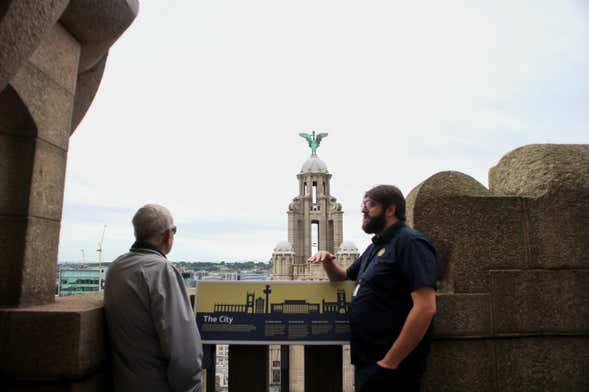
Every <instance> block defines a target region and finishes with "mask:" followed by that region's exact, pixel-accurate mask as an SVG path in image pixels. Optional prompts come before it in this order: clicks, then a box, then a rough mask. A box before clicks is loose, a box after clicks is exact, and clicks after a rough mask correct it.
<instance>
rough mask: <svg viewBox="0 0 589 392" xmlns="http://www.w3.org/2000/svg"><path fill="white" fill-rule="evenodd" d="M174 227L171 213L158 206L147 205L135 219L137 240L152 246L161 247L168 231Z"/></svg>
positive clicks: (137, 213)
mask: <svg viewBox="0 0 589 392" xmlns="http://www.w3.org/2000/svg"><path fill="white" fill-rule="evenodd" d="M173 227H174V220H173V219H172V214H171V213H170V211H169V210H168V209H167V208H166V207H164V206H160V205H158V204H146V205H144V206H143V207H141V208H140V209H139V210H138V211H137V212H136V213H135V216H134V217H133V228H134V229H135V239H136V240H137V241H142V242H147V243H149V244H152V245H155V246H157V245H159V244H160V242H161V241H162V238H163V237H164V234H165V232H166V231H167V230H169V229H172V228H173Z"/></svg>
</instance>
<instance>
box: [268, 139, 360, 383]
mask: <svg viewBox="0 0 589 392" xmlns="http://www.w3.org/2000/svg"><path fill="white" fill-rule="evenodd" d="M312 151H313V152H312V154H311V156H310V157H309V158H308V159H307V160H306V161H305V162H304V163H303V166H302V167H301V171H300V172H299V174H297V179H298V180H299V194H298V196H296V197H295V198H294V199H293V201H292V202H291V203H290V204H289V206H288V212H287V214H288V241H281V242H279V243H278V244H277V245H276V247H275V248H274V251H273V253H272V279H275V280H327V274H326V273H325V271H324V270H323V266H322V265H321V264H308V263H307V259H308V258H309V257H310V256H311V255H312V254H314V253H316V252H317V251H320V250H326V251H329V252H331V253H333V254H335V255H336V261H337V262H338V263H339V264H340V265H341V266H342V267H344V268H347V267H349V266H350V265H351V264H352V263H353V262H354V261H355V260H356V259H357V258H358V257H359V252H358V248H357V247H356V245H354V243H352V242H350V241H343V237H344V235H343V215H344V212H343V210H342V205H341V204H340V203H339V202H338V201H337V199H336V198H335V197H334V196H332V195H331V184H330V180H331V174H330V173H329V171H328V170H327V165H326V164H325V162H323V161H322V160H321V159H319V157H318V156H317V154H316V152H315V150H312ZM301 306H302V305H301V304H289V307H288V309H287V310H290V309H291V308H293V307H294V308H295V309H298V308H300V307H301ZM324 306H326V308H327V309H328V310H329V311H335V312H338V313H340V312H345V311H347V306H346V305H345V297H343V298H339V297H338V302H336V303H329V304H324ZM308 310H309V311H312V310H311V309H308ZM269 350H270V353H269V354H270V355H269V356H270V366H271V369H272V371H271V372H270V373H271V374H270V380H269V381H270V388H271V389H272V388H273V387H278V385H279V383H280V358H281V356H280V346H270V349H269ZM289 350H290V354H289V355H290V357H289V358H290V359H289V362H290V363H289V368H290V375H289V385H290V392H302V391H304V350H303V347H302V346H290V349H289ZM343 357H344V358H343V377H344V383H343V385H344V392H351V391H352V389H353V387H352V385H353V373H354V372H353V369H352V366H351V365H350V346H349V345H345V346H344V347H343Z"/></svg>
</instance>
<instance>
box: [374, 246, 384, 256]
mask: <svg viewBox="0 0 589 392" xmlns="http://www.w3.org/2000/svg"><path fill="white" fill-rule="evenodd" d="M384 252H386V249H385V248H382V249H381V250H379V251H378V253H377V254H376V255H377V256H382V255H384Z"/></svg>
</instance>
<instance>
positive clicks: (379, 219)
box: [362, 212, 387, 234]
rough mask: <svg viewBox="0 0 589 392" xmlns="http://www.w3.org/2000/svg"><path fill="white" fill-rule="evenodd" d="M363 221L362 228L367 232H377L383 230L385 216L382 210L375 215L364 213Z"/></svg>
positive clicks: (385, 221) (385, 220)
mask: <svg viewBox="0 0 589 392" xmlns="http://www.w3.org/2000/svg"><path fill="white" fill-rule="evenodd" d="M364 219H365V221H364V222H363V223H362V230H364V232H366V233H367V234H377V233H380V232H381V231H383V230H384V228H385V226H386V224H387V218H386V217H385V214H384V212H383V213H382V214H380V215H377V216H368V215H364ZM366 219H367V220H366Z"/></svg>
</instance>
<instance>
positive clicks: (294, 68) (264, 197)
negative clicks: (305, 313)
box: [59, 0, 589, 261]
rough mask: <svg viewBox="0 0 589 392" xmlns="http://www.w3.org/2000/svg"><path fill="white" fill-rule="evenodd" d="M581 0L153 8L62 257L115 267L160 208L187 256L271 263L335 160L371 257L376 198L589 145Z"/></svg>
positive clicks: (96, 117)
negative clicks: (299, 207)
mask: <svg viewBox="0 0 589 392" xmlns="http://www.w3.org/2000/svg"><path fill="white" fill-rule="evenodd" d="M588 43H589V6H587V2H585V1H582V0H579V1H564V0H554V1H539V0H533V1H518V0H511V1H507V0H505V1H483V0H481V1H475V0H468V1H443V2H438V1H429V2H426V1H414V2H406V1H391V0H386V1H373V0H363V1H345V0H337V1H335V0H334V1H327V0H313V1H307V0H298V1H277V0H265V1H260V0H248V1H243V0H235V1H223V0H209V1H194V0H166V1H154V0H144V1H142V2H141V9H140V12H139V16H138V18H137V19H136V20H135V22H134V23H133V25H132V26H131V27H130V28H129V30H128V31H127V32H126V33H125V34H124V35H123V36H122V37H121V39H120V40H119V41H118V42H117V43H116V44H115V45H114V46H113V48H112V49H111V51H110V55H109V58H108V63H107V67H106V71H105V74H104V77H103V80H102V84H101V86H100V89H99V91H98V94H97V95H96V98H95V100H94V103H93V105H92V106H91V108H90V110H89V111H88V113H87V115H86V117H85V118H84V120H83V121H82V123H81V124H80V126H79V127H78V129H77V130H76V132H75V133H74V135H73V136H72V137H71V139H70V147H69V157H68V168H67V178H66V186H65V202H64V208H63V221H62V229H61V242H60V250H59V260H60V261H80V260H81V257H82V254H81V249H84V250H85V252H86V258H87V260H88V261H96V259H97V254H96V246H97V242H98V240H99V239H100V235H101V233H102V229H103V226H104V225H105V224H106V225H107V226H108V227H107V229H106V234H105V240H104V261H111V260H112V259H114V258H115V257H116V256H117V255H118V254H120V253H122V252H125V251H126V250H127V249H128V248H129V246H130V244H131V243H132V242H133V232H132V226H131V224H130V220H131V218H132V216H133V214H134V212H135V211H136V210H137V208H139V207H140V206H141V205H143V204H145V203H149V202H154V203H160V204H163V205H165V206H167V207H168V208H170V210H171V211H172V213H173V214H174V216H175V219H176V222H177V225H178V230H179V231H178V235H177V236H176V243H175V247H174V249H173V250H172V253H171V254H170V259H172V260H178V261H179V260H191V261H197V260H199V261H219V260H226V261H235V260H250V259H252V260H261V261H267V260H268V259H269V258H270V257H271V254H272V249H273V248H274V246H275V245H276V243H277V242H279V241H281V240H286V239H287V217H286V209H287V207H288V204H289V203H290V201H291V200H292V198H293V197H294V196H296V194H297V192H298V180H297V178H296V174H297V173H298V172H299V171H300V168H301V165H302V163H303V162H304V161H305V160H306V159H307V158H308V156H309V155H310V150H309V148H308V147H307V145H306V142H305V141H304V140H303V139H302V138H300V137H299V136H298V133H299V132H302V131H306V132H311V131H313V130H315V131H317V132H328V133H329V136H328V137H327V138H325V139H324V141H323V142H322V144H321V147H320V148H319V150H318V155H319V157H320V158H321V159H322V160H323V161H325V162H326V164H327V166H328V168H329V171H330V172H331V173H332V175H333V177H332V188H331V189H332V194H333V195H334V196H335V197H337V198H338V201H340V202H341V203H342V205H343V209H344V211H345V215H344V239H347V240H351V241H353V242H355V243H356V244H357V245H358V246H359V247H360V248H363V247H365V246H366V245H367V243H368V241H369V237H368V236H367V235H365V234H364V233H363V232H362V230H361V228H360V213H359V203H360V200H361V197H362V194H363V192H364V191H365V190H366V189H368V188H370V187H371V186H373V185H376V184H379V183H393V184H397V185H398V186H400V188H401V189H402V190H403V191H404V192H405V193H406V194H407V193H409V192H410V191H411V189H413V188H414V187H415V186H416V185H418V184H419V183H420V182H422V181H424V180H425V179H427V178H428V177H429V176H431V175H433V174H435V173H437V172H440V171H443V170H457V171H460V172H463V173H466V174H468V175H470V176H472V177H474V178H475V179H477V180H478V181H480V182H481V183H482V184H483V185H485V186H486V185H487V173H488V170H489V168H490V167H491V166H493V165H495V164H496V163H497V162H498V160H499V159H500V158H501V157H502V156H503V155H505V154H506V153H507V152H509V151H510V150H513V149H514V148H517V147H519V146H522V145H526V144H531V143H588V142H589V132H588V130H587V124H588V123H589V108H588V103H589V73H588V72H587V70H588V69H589V50H588Z"/></svg>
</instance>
